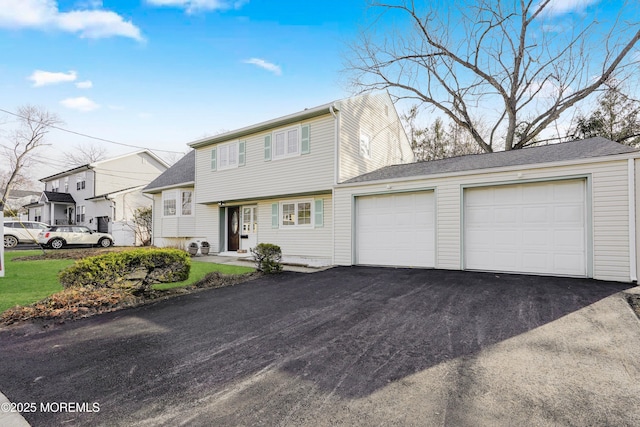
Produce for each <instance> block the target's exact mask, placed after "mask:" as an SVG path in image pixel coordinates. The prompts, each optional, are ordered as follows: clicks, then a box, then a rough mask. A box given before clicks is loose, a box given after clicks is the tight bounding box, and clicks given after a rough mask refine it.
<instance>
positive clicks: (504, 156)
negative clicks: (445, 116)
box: [344, 137, 638, 184]
mask: <svg viewBox="0 0 640 427" xmlns="http://www.w3.org/2000/svg"><path fill="white" fill-rule="evenodd" d="M633 151H638V150H636V149H635V148H632V147H629V146H626V145H622V144H618V143H617V142H613V141H610V140H608V139H605V138H600V137H596V138H589V139H584V140H580V141H571V142H563V143H561V144H552V145H544V146H540V147H530V148H525V149H522V150H512V151H500V152H497V153H486V154H472V155H468V156H459V157H451V158H448V159H442V160H432V161H429V162H418V163H409V164H402V165H393V166H385V167H383V168H381V169H378V170H375V171H373V172H369V173H366V174H364V175H360V176H357V177H355V178H352V179H350V180H348V181H345V182H344V183H345V184H347V183H353V182H368V181H379V180H385V179H396V178H408V177H414V176H424V175H436V174H446V173H455V172H463V171H472V170H481V169H491V168H500V167H508V166H519V165H533V164H536V163H550V162H562V161H570V160H578V159H587V158H593V157H602V156H611V155H614V154H622V153H630V152H633Z"/></svg>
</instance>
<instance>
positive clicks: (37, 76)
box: [28, 70, 78, 87]
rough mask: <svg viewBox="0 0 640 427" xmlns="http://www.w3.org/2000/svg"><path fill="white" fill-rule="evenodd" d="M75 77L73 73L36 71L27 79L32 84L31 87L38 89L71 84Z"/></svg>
mask: <svg viewBox="0 0 640 427" xmlns="http://www.w3.org/2000/svg"><path fill="white" fill-rule="evenodd" d="M77 77H78V76H77V74H76V72H75V71H69V72H68V73H54V72H51V71H42V70H36V71H34V72H33V74H31V75H30V76H29V77H28V79H29V80H31V81H32V82H33V87H40V86H46V85H54V84H58V83H64V82H72V81H75V79H76V78H77Z"/></svg>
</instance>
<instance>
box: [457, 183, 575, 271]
mask: <svg viewBox="0 0 640 427" xmlns="http://www.w3.org/2000/svg"><path fill="white" fill-rule="evenodd" d="M585 182H586V181H585V180H584V179H576V180H567V181H552V182H543V183H532V184H516V185H504V186H495V187H486V188H485V187H479V188H468V189H465V191H464V239H463V244H464V259H465V261H464V265H465V268H468V269H480V270H496V271H509V272H524V273H543V274H566V275H574V276H585V275H586V253H587V251H586V246H587V245H586V236H587V234H586V232H587V231H586V227H587V221H586V212H587V210H586V203H585V200H586V196H585V192H586V184H585ZM492 203H493V204H492ZM487 253H491V254H492V256H491V257H489V256H487Z"/></svg>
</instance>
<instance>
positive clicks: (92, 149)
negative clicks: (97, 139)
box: [63, 144, 107, 168]
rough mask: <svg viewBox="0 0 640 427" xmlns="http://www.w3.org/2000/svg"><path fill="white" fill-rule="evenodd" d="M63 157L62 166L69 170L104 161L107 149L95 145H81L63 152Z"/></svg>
mask: <svg viewBox="0 0 640 427" xmlns="http://www.w3.org/2000/svg"><path fill="white" fill-rule="evenodd" d="M63 157H64V164H65V165H66V166H68V167H70V168H71V167H74V166H81V165H86V164H89V163H93V162H97V161H100V160H104V159H106V158H107V149H106V148H105V147H102V146H99V145H96V144H83V145H79V146H77V147H75V148H74V149H73V150H72V151H65V152H64V153H63Z"/></svg>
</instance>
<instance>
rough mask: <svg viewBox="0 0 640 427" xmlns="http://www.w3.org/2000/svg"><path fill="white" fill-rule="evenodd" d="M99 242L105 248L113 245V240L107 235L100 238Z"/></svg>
mask: <svg viewBox="0 0 640 427" xmlns="http://www.w3.org/2000/svg"><path fill="white" fill-rule="evenodd" d="M98 244H99V245H100V246H102V247H103V248H108V247H109V246H111V245H112V244H113V242H112V241H111V239H107V238H106V237H105V238H103V239H100V241H99V242H98Z"/></svg>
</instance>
